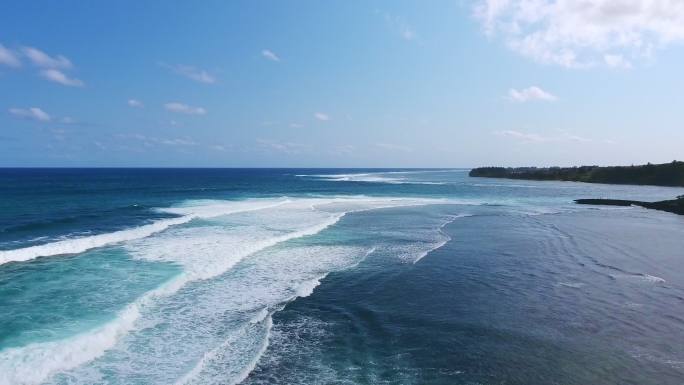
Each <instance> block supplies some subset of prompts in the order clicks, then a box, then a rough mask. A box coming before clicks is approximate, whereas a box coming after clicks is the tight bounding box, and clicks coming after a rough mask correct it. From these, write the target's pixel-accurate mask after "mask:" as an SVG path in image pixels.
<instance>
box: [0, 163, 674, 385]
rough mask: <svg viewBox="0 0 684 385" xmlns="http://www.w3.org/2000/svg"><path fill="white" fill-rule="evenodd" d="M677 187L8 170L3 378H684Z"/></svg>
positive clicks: (323, 172) (3, 178) (445, 176)
mask: <svg viewBox="0 0 684 385" xmlns="http://www.w3.org/2000/svg"><path fill="white" fill-rule="evenodd" d="M681 194H684V189H682V188H666V187H653V186H617V185H600V184H582V183H573V182H553V181H551V182H535V181H519V180H504V179H486V178H470V177H469V176H468V170H462V169H441V170H436V169H422V170H415V169H409V170H407V169H392V170H388V169H363V170H359V169H0V385H5V384H238V383H242V384H464V385H465V384H468V385H476V384H483V385H484V384H486V385H494V384H497V385H500V384H507V385H510V384H519V385H536V384H539V385H554V384H558V385H574V384H577V385H587V384H593V385H601V384H606V385H607V384H638V385H648V384H653V385H656V384H657V385H668V384H672V385H681V384H684V217H681V216H677V215H674V214H670V213H666V212H659V211H653V210H647V209H643V208H637V207H626V208H624V207H607V206H606V207H600V206H583V205H582V206H580V205H576V204H574V203H573V199H577V198H615V199H633V200H662V199H671V198H674V197H676V196H677V195H681Z"/></svg>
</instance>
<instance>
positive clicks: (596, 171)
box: [469, 161, 684, 187]
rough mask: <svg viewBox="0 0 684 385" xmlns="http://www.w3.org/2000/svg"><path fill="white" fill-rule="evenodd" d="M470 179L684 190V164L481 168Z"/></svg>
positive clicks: (471, 174) (677, 162)
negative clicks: (667, 187) (500, 179)
mask: <svg viewBox="0 0 684 385" xmlns="http://www.w3.org/2000/svg"><path fill="white" fill-rule="evenodd" d="M469 175H470V176H473V177H484V178H507V179H529V180H560V181H573V182H586V183H609V184H633V185H654V186H674V187H684V162H680V161H673V162H671V163H663V164H650V163H649V164H646V165H640V166H611V167H601V166H581V167H545V168H540V167H478V168H474V169H472V170H471V171H470V174H469Z"/></svg>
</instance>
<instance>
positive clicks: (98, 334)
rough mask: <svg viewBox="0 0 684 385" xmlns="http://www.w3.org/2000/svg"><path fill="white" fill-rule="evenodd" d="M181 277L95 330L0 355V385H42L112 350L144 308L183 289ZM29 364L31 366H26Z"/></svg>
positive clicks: (133, 304) (151, 292)
mask: <svg viewBox="0 0 684 385" xmlns="http://www.w3.org/2000/svg"><path fill="white" fill-rule="evenodd" d="M183 281H184V279H183V277H182V275H181V276H179V277H177V278H174V279H172V280H170V281H169V282H167V283H166V284H164V285H162V286H160V287H159V288H157V289H155V290H152V291H150V292H148V293H147V294H145V295H143V296H142V297H140V298H139V299H138V300H136V301H135V302H133V303H131V304H129V305H128V306H126V307H125V308H124V309H123V310H122V311H121V312H119V314H118V315H117V317H116V318H115V319H114V320H113V321H111V322H108V323H107V324H105V325H103V326H101V327H99V328H96V329H95V330H92V331H88V332H85V333H82V334H79V335H77V336H75V337H71V338H68V339H64V340H59V341H50V342H40V343H34V344H29V345H26V346H22V347H18V348H10V349H5V350H3V351H2V352H0V373H2V374H3V375H2V376H0V385H32V384H39V383H41V382H43V381H44V380H45V379H46V378H48V377H49V376H50V375H51V374H52V373H55V372H58V371H64V370H69V369H72V368H75V367H77V366H79V365H81V364H84V363H86V362H88V361H90V360H92V359H93V358H95V357H97V356H99V355H101V354H102V353H103V352H104V351H106V350H108V349H110V348H112V347H113V346H114V345H115V344H116V342H117V341H118V340H119V339H120V338H121V337H122V336H124V335H125V334H127V333H128V332H129V331H131V330H132V329H133V328H134V327H135V322H136V321H137V319H138V318H139V317H140V313H141V310H142V308H144V307H145V306H146V305H147V304H149V303H150V301H152V300H153V299H154V298H155V297H159V296H164V295H169V294H171V293H174V292H176V291H178V289H179V288H180V287H181V286H182V285H183ZM25 363H29V365H25Z"/></svg>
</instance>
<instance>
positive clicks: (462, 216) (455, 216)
mask: <svg viewBox="0 0 684 385" xmlns="http://www.w3.org/2000/svg"><path fill="white" fill-rule="evenodd" d="M470 216H472V215H470V214H459V215H454V216H452V217H451V219H450V220H449V221H447V222H444V224H442V225H441V226H439V234H440V235H441V236H442V237H443V238H442V240H441V241H439V242H437V243H435V245H434V246H433V247H432V248H431V249H429V250H426V251H425V252H423V253H421V254H420V255H418V257H417V258H416V259H415V260H414V261H413V263H414V264H416V263H418V261H420V260H421V259H423V258H425V257H426V256H427V255H428V254H430V253H431V252H433V251H435V250H437V249H439V248H440V247H442V246H444V245H446V244H447V243H448V242H449V241H450V240H451V237H450V236H449V235H447V234H445V233H444V231H443V229H444V226H446V225H448V224H449V223H452V222H453V221H455V220H456V219H458V218H465V217H470Z"/></svg>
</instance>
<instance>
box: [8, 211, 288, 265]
mask: <svg viewBox="0 0 684 385" xmlns="http://www.w3.org/2000/svg"><path fill="white" fill-rule="evenodd" d="M255 202H257V203H261V202H258V201H257V200H248V201H237V202H230V203H224V204H222V205H219V206H216V205H213V206H208V207H198V208H194V207H192V206H190V207H178V208H166V209H159V211H161V212H166V213H171V214H180V215H183V216H181V217H179V218H170V219H162V220H158V221H156V222H154V223H151V224H149V225H144V226H140V227H136V228H132V229H126V230H120V231H115V232H112V233H105V234H98V235H92V236H88V237H82V238H73V239H65V240H63V241H57V242H52V243H47V244H44V245H37V246H30V247H25V248H21V249H14V250H2V251H0V265H2V264H5V263H8V262H24V261H29V260H31V259H35V258H38V257H49V256H54V255H62V254H78V253H83V252H85V251H88V250H90V249H94V248H98V247H102V246H106V245H110V244H114V243H121V242H126V241H132V240H135V239H140V238H146V237H149V236H150V235H153V234H155V233H159V232H161V231H164V230H166V229H168V228H169V227H171V226H176V225H180V224H183V223H187V222H190V221H191V220H193V219H195V218H212V217H217V216H222V215H229V214H234V213H239V212H245V211H253V210H261V209H266V208H271V207H275V206H279V205H282V204H284V203H287V202H288V201H287V200H281V201H276V202H275V203H272V202H269V203H267V204H262V203H261V204H255ZM193 209H194V210H197V211H196V212H193V211H192V210H193Z"/></svg>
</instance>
